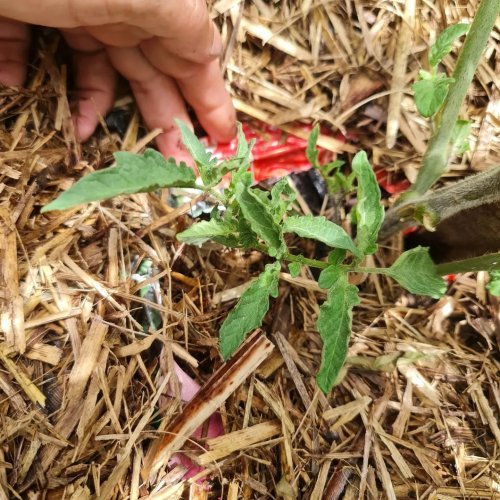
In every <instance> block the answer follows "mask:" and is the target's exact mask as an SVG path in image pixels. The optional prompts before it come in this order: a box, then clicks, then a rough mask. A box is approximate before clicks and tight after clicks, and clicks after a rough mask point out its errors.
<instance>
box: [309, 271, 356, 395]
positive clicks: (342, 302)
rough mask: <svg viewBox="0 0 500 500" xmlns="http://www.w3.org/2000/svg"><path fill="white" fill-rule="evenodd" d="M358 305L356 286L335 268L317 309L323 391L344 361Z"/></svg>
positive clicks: (321, 386)
mask: <svg viewBox="0 0 500 500" xmlns="http://www.w3.org/2000/svg"><path fill="white" fill-rule="evenodd" d="M333 278H334V276H332V279H333ZM357 304H359V298H358V289H357V288H356V287H355V286H354V285H351V284H349V281H348V276H347V273H346V272H344V271H341V270H340V269H337V277H336V279H335V280H334V283H333V285H332V286H331V287H330V288H329V290H328V295H327V299H326V301H325V302H324V303H323V305H322V306H321V307H320V309H319V316H318V321H317V328H318V332H319V334H320V336H321V339H322V340H323V351H322V353H321V366H320V369H319V372H318V374H317V376H316V381H317V383H318V386H319V388H320V389H321V390H322V391H323V392H324V393H325V394H326V393H328V392H329V391H330V390H331V388H332V387H333V384H334V383H335V381H336V379H337V376H338V374H339V372H340V370H341V368H342V366H343V364H344V361H345V358H346V355H347V348H348V346H349V338H350V336H351V329H352V309H353V307H354V306H356V305H357Z"/></svg>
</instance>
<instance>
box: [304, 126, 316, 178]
mask: <svg viewBox="0 0 500 500" xmlns="http://www.w3.org/2000/svg"><path fill="white" fill-rule="evenodd" d="M318 137H319V124H317V125H315V126H314V128H313V129H312V130H311V133H310V134H309V138H308V139H307V147H306V156H307V159H308V160H309V161H310V162H311V165H312V166H313V167H314V168H318V167H319V164H318V155H319V151H318V150H317V148H316V144H317V142H318Z"/></svg>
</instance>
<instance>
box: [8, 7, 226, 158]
mask: <svg viewBox="0 0 500 500" xmlns="http://www.w3.org/2000/svg"><path fill="white" fill-rule="evenodd" d="M0 15H1V16H3V17H0V83H3V84H5V85H22V84H23V82H24V80H25V77H26V65H27V54H28V49H29V43H30V30H29V26H28V25H29V24H37V25H42V26H49V27H53V28H59V29H60V31H61V32H62V34H63V36H64V38H65V39H66V41H67V43H68V45H69V46H70V47H71V48H72V49H73V52H74V66H75V86H76V89H75V94H74V102H73V106H74V109H75V111H74V113H73V121H74V123H75V130H76V134H77V138H78V139H79V140H81V141H85V140H87V139H88V138H89V137H90V136H91V135H92V133H93V131H94V130H95V128H96V126H97V124H98V116H99V115H105V114H106V113H107V112H108V111H109V110H110V109H111V107H112V104H113V99H114V91H115V85H116V71H118V72H119V73H121V75H122V76H123V77H124V78H126V79H127V80H128V81H129V82H130V86H131V88H132V92H133V93H134V96H135V99H136V102H137V105H138V107H139V110H140V112H141V114H142V116H143V118H144V121H145V123H146V125H147V126H148V127H149V128H151V129H153V128H156V127H158V128H161V129H162V130H163V133H162V134H161V135H160V136H158V138H157V144H158V147H159V149H160V151H161V152H162V153H163V154H164V155H166V156H174V157H176V158H177V159H178V160H181V159H186V155H187V153H186V152H185V151H184V149H183V146H182V143H181V141H180V134H179V132H178V129H177V127H176V125H175V122H174V119H175V118H178V119H180V120H182V121H184V122H186V123H189V121H190V120H189V117H188V113H187V111H186V104H185V103H188V104H189V105H190V106H191V107H192V108H193V109H194V111H195V113H196V115H197V117H198V120H199V121H200V123H201V125H202V126H203V127H204V128H205V130H206V131H207V133H208V134H209V135H211V136H212V137H213V138H214V139H216V140H217V141H222V142H224V141H229V140H230V139H231V138H232V137H233V135H234V134H235V129H236V126H235V112H234V109H233V106H232V104H231V100H230V97H229V95H228V94H227V92H226V89H225V85H224V81H223V78H222V75H221V72H220V69H219V62H218V57H219V55H220V53H221V51H222V43H221V39H220V35H219V33H218V31H217V28H216V27H215V25H214V24H213V22H212V21H211V20H210V18H209V15H208V11H207V7H206V3H205V0H140V1H137V0H64V1H63V0H44V1H40V0H21V1H18V2H13V1H12V0H0Z"/></svg>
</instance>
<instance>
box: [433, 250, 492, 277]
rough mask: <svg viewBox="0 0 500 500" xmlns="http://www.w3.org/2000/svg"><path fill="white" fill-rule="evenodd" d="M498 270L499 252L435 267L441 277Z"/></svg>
mask: <svg viewBox="0 0 500 500" xmlns="http://www.w3.org/2000/svg"><path fill="white" fill-rule="evenodd" d="M499 269H500V252H497V253H491V254H488V255H481V256H480V257H473V258H471V259H464V260H457V261H454V262H445V263H444V264H438V265H437V266H436V270H437V272H438V273H439V274H440V275H441V276H445V275H447V274H457V273H471V272H476V271H495V270H499Z"/></svg>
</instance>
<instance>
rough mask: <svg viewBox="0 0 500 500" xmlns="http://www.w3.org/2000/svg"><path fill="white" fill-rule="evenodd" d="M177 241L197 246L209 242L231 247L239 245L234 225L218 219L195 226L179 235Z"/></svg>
mask: <svg viewBox="0 0 500 500" xmlns="http://www.w3.org/2000/svg"><path fill="white" fill-rule="evenodd" d="M177 239H178V240H179V241H182V242H183V243H188V244H189V245H197V246H201V245H203V243H205V242H206V241H209V240H212V241H216V242H217V243H221V244H224V245H226V246H229V247H235V246H237V245H238V237H237V235H236V229H235V227H234V226H233V224H230V223H228V222H225V221H223V220H216V219H212V220H209V221H201V222H197V223H195V224H193V225H192V226H191V227H189V228H188V229H186V230H184V231H182V232H181V233H178V234H177Z"/></svg>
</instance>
